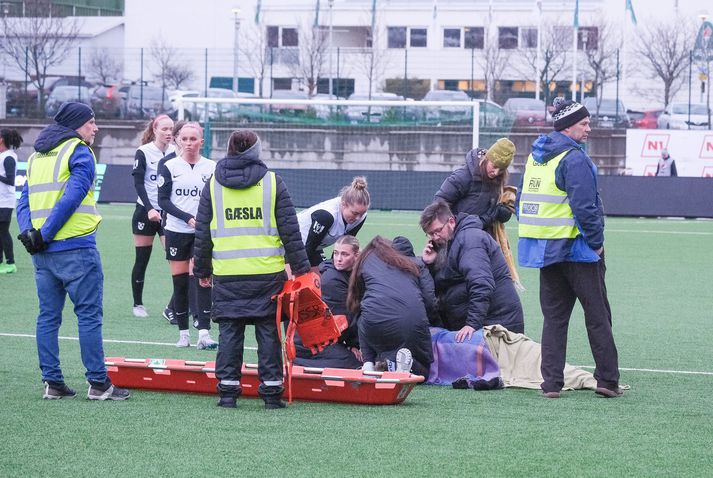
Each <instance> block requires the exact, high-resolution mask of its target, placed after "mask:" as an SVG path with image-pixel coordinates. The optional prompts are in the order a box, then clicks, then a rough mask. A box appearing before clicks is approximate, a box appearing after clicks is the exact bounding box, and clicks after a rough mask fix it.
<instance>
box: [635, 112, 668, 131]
mask: <svg viewBox="0 0 713 478" xmlns="http://www.w3.org/2000/svg"><path fill="white" fill-rule="evenodd" d="M662 112H663V110H650V111H633V110H628V111H627V112H626V114H628V115H629V121H631V127H632V128H640V129H656V128H658V118H659V115H660V114H661V113H662Z"/></svg>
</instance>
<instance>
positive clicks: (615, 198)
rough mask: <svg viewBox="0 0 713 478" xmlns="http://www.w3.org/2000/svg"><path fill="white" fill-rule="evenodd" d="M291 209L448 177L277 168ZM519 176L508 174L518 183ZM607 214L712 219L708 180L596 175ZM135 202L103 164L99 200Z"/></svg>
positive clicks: (120, 172)
mask: <svg viewBox="0 0 713 478" xmlns="http://www.w3.org/2000/svg"><path fill="white" fill-rule="evenodd" d="M276 172H277V173H278V174H280V176H282V178H283V179H284V180H285V183H286V184H287V187H288V189H289V191H290V195H291V196H292V200H293V202H294V204H295V206H296V207H299V208H303V207H309V206H312V205H314V204H317V203H318V202H321V201H324V200H325V199H326V198H330V197H334V196H336V194H337V193H338V192H339V190H340V189H341V188H342V186H344V185H346V184H349V183H351V181H352V178H353V177H354V176H359V175H363V176H366V177H367V180H368V181H369V191H370V193H371V198H372V208H374V209H387V210H389V209H394V210H407V211H408V210H412V211H413V210H417V211H418V210H422V209H423V208H424V207H426V206H427V205H428V204H429V203H430V202H431V201H432V200H433V195H434V194H435V193H436V191H438V188H440V186H441V184H442V183H443V181H444V180H445V179H446V177H448V174H447V173H441V172H418V171H374V170H310V169H280V170H277V171H276ZM520 176H521V175H520V174H511V175H510V183H511V184H514V185H518V184H519V183H520ZM597 181H598V184H599V190H600V193H601V196H602V201H603V202H604V212H605V213H606V214H607V215H608V216H635V217H640V216H649V217H656V216H671V217H701V218H713V207H711V206H710V205H711V204H713V178H691V177H676V178H659V177H645V176H599V177H597ZM135 201H136V192H135V190H134V182H133V178H132V176H131V166H126V165H111V164H110V165H107V167H106V172H105V174H104V178H103V182H102V189H101V198H100V202H118V203H133V202H135Z"/></svg>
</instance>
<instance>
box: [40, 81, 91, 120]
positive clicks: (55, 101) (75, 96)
mask: <svg viewBox="0 0 713 478" xmlns="http://www.w3.org/2000/svg"><path fill="white" fill-rule="evenodd" d="M90 97H91V93H90V92H89V88H87V87H86V86H56V87H55V88H54V89H53V90H52V93H50V95H49V96H48V97H47V101H46V102H45V115H47V116H49V117H50V118H51V117H53V116H54V115H56V114H57V111H59V107H60V106H62V103H64V102H65V101H77V102H79V103H84V104H85V105H87V106H89V107H90V108H91V106H92V105H91V102H90Z"/></svg>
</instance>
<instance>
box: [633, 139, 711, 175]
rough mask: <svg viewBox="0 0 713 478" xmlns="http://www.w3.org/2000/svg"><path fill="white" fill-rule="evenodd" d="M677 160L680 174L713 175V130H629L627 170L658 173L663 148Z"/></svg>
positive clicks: (636, 172) (647, 173) (646, 173)
mask: <svg viewBox="0 0 713 478" xmlns="http://www.w3.org/2000/svg"><path fill="white" fill-rule="evenodd" d="M664 149H665V150H667V151H668V154H669V155H671V158H673V159H674V160H675V161H676V170H677V172H678V175H679V176H688V177H697V178H701V177H703V178H713V131H688V130H683V131H681V130H665V129H628V130H626V170H627V174H630V175H632V176H655V175H656V168H657V165H658V161H659V159H660V158H661V151H662V150H664Z"/></svg>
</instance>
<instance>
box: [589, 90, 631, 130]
mask: <svg viewBox="0 0 713 478" xmlns="http://www.w3.org/2000/svg"><path fill="white" fill-rule="evenodd" d="M582 104H583V105H584V106H585V107H586V108H587V110H588V111H589V114H590V115H591V116H590V119H591V122H592V126H596V127H599V128H629V127H630V126H631V121H630V120H629V115H627V114H626V108H624V103H622V101H621V100H618V103H617V100H608V99H606V98H602V100H601V102H600V103H599V114H598V115H597V98H595V97H593V96H590V97H589V98H584V101H582ZM617 104H618V106H617Z"/></svg>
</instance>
